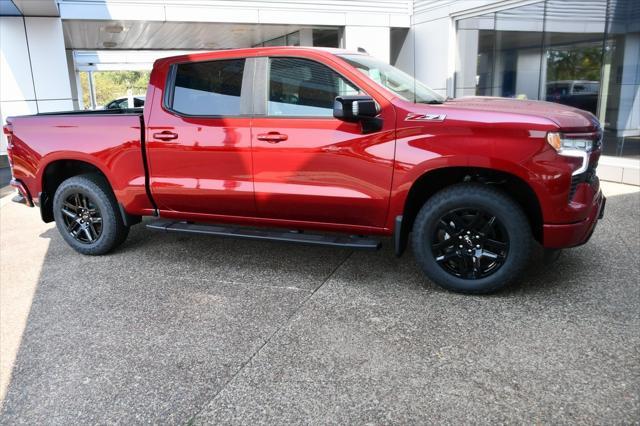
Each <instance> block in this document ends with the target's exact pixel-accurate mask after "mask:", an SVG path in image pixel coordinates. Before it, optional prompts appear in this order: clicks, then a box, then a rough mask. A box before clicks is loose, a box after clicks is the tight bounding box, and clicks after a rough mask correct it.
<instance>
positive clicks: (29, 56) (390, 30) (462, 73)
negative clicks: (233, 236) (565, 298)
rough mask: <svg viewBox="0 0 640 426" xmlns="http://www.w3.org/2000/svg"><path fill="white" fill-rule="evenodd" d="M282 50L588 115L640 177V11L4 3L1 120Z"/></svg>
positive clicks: (514, 4) (389, 1) (618, 165)
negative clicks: (177, 57)
mask: <svg viewBox="0 0 640 426" xmlns="http://www.w3.org/2000/svg"><path fill="white" fill-rule="evenodd" d="M278 45H292V46H324V47H341V48H346V49H351V50H357V49H364V50H366V52H368V53H369V54H370V55H373V56H376V57H378V58H380V59H382V60H384V61H388V62H389V63H391V64H393V65H395V66H397V67H399V68H401V69H403V70H404V71H406V72H408V73H409V74H412V75H415V76H416V77H417V78H418V79H419V80H421V81H422V82H424V83H425V84H427V85H428V86H430V87H431V88H433V89H434V90H436V91H437V92H439V93H441V94H443V95H446V96H450V97H460V96H470V95H483V96H506V97H514V98H521V99H540V100H548V101H552V102H560V103H565V104H569V105H573V106H577V107H580V108H582V109H586V110H589V111H591V112H593V113H594V114H595V115H596V116H597V117H598V118H599V120H600V122H601V123H602V125H603V127H604V129H605V138H604V153H605V155H606V156H605V157H604V159H603V160H602V163H601V164H602V166H601V169H600V170H601V173H603V174H605V175H606V177H607V178H609V179H611V180H616V181H625V182H629V183H636V184H638V179H640V177H639V176H638V164H639V163H640V161H639V160H640V1H638V0H582V1H573V0H534V1H532V0H501V1H495V0H466V1H453V0H314V1H305V0H273V1H271V0H263V1H256V0H253V1H244V0H0V48H1V52H0V53H1V68H0V82H1V87H0V117H1V118H2V121H3V122H4V119H5V118H6V117H7V116H11V115H21V114H34V113H41V112H51V111H60V110H70V109H84V108H87V107H91V106H95V96H91V99H92V100H93V102H90V105H86V102H85V103H83V101H82V99H83V96H82V85H81V84H80V80H81V78H80V76H81V74H82V73H87V75H88V76H89V78H88V80H89V81H92V78H91V76H92V75H94V73H97V72H101V71H106V70H111V71H113V70H116V71H117V70H148V69H150V68H151V66H152V64H153V61H154V60H155V59H156V58H159V57H163V56H170V55H173V54H177V53H183V52H188V51H198V50H217V49H229V48H240V47H252V46H278ZM89 86H90V90H93V88H92V85H91V84H90V85H89ZM3 138H4V135H3ZM3 152H6V140H4V139H3V140H2V142H1V143H0V155H2V153H3Z"/></svg>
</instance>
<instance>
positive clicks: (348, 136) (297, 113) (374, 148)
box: [252, 57, 395, 227]
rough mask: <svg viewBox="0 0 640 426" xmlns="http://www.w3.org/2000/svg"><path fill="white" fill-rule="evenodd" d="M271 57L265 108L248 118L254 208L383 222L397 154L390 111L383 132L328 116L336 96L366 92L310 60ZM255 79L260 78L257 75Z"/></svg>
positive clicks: (336, 220)
mask: <svg viewBox="0 0 640 426" xmlns="http://www.w3.org/2000/svg"><path fill="white" fill-rule="evenodd" d="M261 60H263V61H268V63H267V64H264V62H263V66H257V67H256V69H257V70H264V76H263V78H264V83H265V84H266V86H267V87H266V90H265V92H266V99H265V103H266V106H265V107H264V109H265V114H264V115H262V116H256V117H254V120H253V125H252V140H253V167H254V169H253V170H254V186H255V196H256V207H257V212H258V215H259V216H261V217H265V218H273V219H282V220H292V221H293V220H295V221H305V222H321V223H332V224H344V225H358V226H370V227H382V226H384V223H385V219H386V214H387V208H388V202H389V191H390V188H391V178H392V167H393V154H394V137H395V135H394V112H393V110H392V107H391V106H387V107H386V110H385V108H383V111H381V115H382V117H383V118H384V127H383V129H382V130H381V131H379V132H375V133H371V134H363V133H362V129H361V125H360V123H348V122H345V121H341V120H338V119H336V118H334V117H333V104H334V99H335V97H336V96H339V95H356V94H363V93H362V91H361V90H360V89H358V87H356V85H355V84H353V83H351V82H350V81H348V80H347V79H346V78H344V77H343V76H341V75H340V74H338V73H337V72H336V71H335V70H333V69H331V68H329V67H327V66H326V65H324V64H321V63H319V62H316V61H314V60H311V59H305V58H297V57H273V58H268V59H267V58H261ZM257 78H261V76H260V75H257Z"/></svg>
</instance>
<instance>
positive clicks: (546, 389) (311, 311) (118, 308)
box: [0, 183, 640, 424]
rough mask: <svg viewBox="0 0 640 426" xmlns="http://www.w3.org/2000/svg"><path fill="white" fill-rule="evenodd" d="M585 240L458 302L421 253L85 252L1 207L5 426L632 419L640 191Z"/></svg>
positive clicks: (637, 393)
mask: <svg viewBox="0 0 640 426" xmlns="http://www.w3.org/2000/svg"><path fill="white" fill-rule="evenodd" d="M603 186H604V189H605V191H606V193H607V194H608V196H609V200H608V204H607V212H606V217H605V219H604V220H603V221H602V222H601V223H600V224H599V227H598V229H597V230H596V233H595V234H594V236H593V239H592V241H591V242H590V243H589V244H587V245H585V246H582V247H579V248H576V249H573V250H569V251H566V252H565V253H564V255H563V256H562V257H561V258H560V260H559V261H558V262H557V263H556V264H555V265H553V267H549V268H544V267H542V266H541V263H540V259H533V260H532V266H531V268H530V269H529V271H528V272H527V274H526V276H525V277H523V279H522V280H520V282H518V283H517V284H516V285H514V286H513V287H511V288H509V289H508V290H506V291H503V292H501V293H499V294H497V295H494V296H489V297H476V296H461V295H457V294H453V293H449V292H446V291H443V290H440V289H439V288H437V287H435V286H434V285H433V284H431V283H429V282H428V281H427V280H426V279H425V278H423V276H422V274H421V273H420V271H419V270H418V268H417V266H416V265H415V263H414V261H413V258H412V255H411V252H410V251H409V252H408V253H407V254H406V255H405V256H404V257H403V258H401V259H396V258H394V257H393V254H392V249H391V245H390V244H389V242H388V241H387V242H386V244H385V248H383V249H382V250H381V251H380V252H375V253H372V252H351V251H349V250H341V249H331V248H319V247H305V246H293V245H285V244H277V243H269V242H251V241H241V240H228V239H218V238H212V237H201V236H188V237H187V236H181V235H175V234H161V233H154V232H152V231H148V230H146V229H145V228H143V227H140V226H138V227H136V228H133V229H132V232H131V234H130V237H129V239H128V240H127V242H126V243H125V245H124V246H123V247H122V248H121V249H119V250H117V251H116V252H114V253H113V254H110V255H108V256H103V257H84V256H81V255H78V254H76V253H75V252H73V251H72V250H71V249H70V248H68V247H67V246H66V244H65V243H64V242H63V241H62V239H61V237H60V236H59V235H58V233H57V230H56V229H55V227H54V226H53V225H52V224H42V223H41V222H40V220H39V215H38V212H37V210H35V209H27V208H25V207H23V206H19V205H15V204H13V203H8V202H7V199H8V198H9V197H4V198H2V199H0V343H1V344H0V367H1V368H0V373H1V380H0V385H1V386H0V391H1V392H2V396H3V399H4V402H3V406H2V412H1V414H0V423H1V424H16V423H29V424H34V423H35V424H77V423H169V424H185V423H195V424H218V423H235V424H254V423H269V424H272V423H276V424H291V423H296V424H300V423H305V424H308V423H313V424H326V423H357V424H363V423H373V424H386V423H417V422H422V423H427V422H428V423H435V422H447V423H495V422H503V423H506V422H509V423H515V422H526V423H607V424H621V423H633V422H637V421H638V419H640V331H639V330H640V313H639V312H640V283H639V276H640V274H639V273H640V267H639V265H640V255H639V253H640V239H639V237H638V235H640V194H639V193H638V188H637V187H630V186H623V185H617V184H610V183H603Z"/></svg>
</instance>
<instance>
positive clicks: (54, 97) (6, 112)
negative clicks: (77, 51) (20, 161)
mask: <svg viewBox="0 0 640 426" xmlns="http://www.w3.org/2000/svg"><path fill="white" fill-rule="evenodd" d="M0 75H1V76H2V77H1V78H0V120H1V121H2V124H3V125H4V123H5V120H6V117H9V116H13V115H25V114H36V113H38V112H48V111H61V110H70V109H73V101H72V96H71V87H70V85H69V71H68V69H67V61H66V54H65V50H64V37H63V34H62V20H61V19H60V18H32V17H27V18H23V17H21V16H3V17H0ZM6 148H7V141H6V138H5V136H4V135H2V136H1V140H0V154H4V153H5V152H6Z"/></svg>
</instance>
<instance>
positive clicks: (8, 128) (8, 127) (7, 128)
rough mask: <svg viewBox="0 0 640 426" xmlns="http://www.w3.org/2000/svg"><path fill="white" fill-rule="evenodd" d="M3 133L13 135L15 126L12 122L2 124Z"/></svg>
mask: <svg viewBox="0 0 640 426" xmlns="http://www.w3.org/2000/svg"><path fill="white" fill-rule="evenodd" d="M2 133H4V134H5V135H7V136H11V135H12V134H13V126H12V125H11V123H7V124H5V125H4V126H2Z"/></svg>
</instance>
